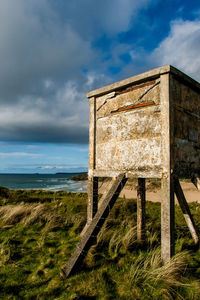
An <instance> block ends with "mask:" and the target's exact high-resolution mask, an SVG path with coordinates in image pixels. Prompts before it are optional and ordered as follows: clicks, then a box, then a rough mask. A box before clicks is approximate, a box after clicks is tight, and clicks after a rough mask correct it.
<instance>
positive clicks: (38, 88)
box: [0, 0, 200, 173]
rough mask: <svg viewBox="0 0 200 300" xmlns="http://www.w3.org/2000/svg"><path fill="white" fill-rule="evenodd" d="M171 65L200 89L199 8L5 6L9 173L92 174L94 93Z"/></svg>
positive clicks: (1, 156) (30, 1)
mask: <svg viewBox="0 0 200 300" xmlns="http://www.w3.org/2000/svg"><path fill="white" fill-rule="evenodd" d="M168 64H171V65H173V66H175V67H177V68H178V69H180V70H181V71H183V72H185V73H186V74H188V75H190V76H191V77H193V78H194V79H196V80H197V81H200V2H199V0H196V1H195V0H190V1H188V0H166V1H163V0H162V1H161V0H140V1H135V0H101V1H99V0H56V1H55V0H1V1H0V173H55V172H82V171H87V166H88V125H89V101H88V100H87V98H86V93H87V92H89V91H91V90H93V89H96V88H99V87H102V86H104V85H107V84H110V83H113V82H115V81H118V80H121V79H124V78H127V77H130V76H133V75H136V74H139V73H141V72H145V71H148V70H150V69H153V68H156V67H160V66H163V65H168Z"/></svg>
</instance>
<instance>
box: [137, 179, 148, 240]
mask: <svg viewBox="0 0 200 300" xmlns="http://www.w3.org/2000/svg"><path fill="white" fill-rule="evenodd" d="M145 202H146V193H145V178H138V188H137V240H138V241H139V242H140V241H142V240H143V239H144V236H145Z"/></svg>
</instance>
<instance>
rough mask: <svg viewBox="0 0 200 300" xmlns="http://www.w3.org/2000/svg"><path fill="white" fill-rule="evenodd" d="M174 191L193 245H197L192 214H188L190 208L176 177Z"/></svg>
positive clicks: (197, 238) (197, 237)
mask: <svg viewBox="0 0 200 300" xmlns="http://www.w3.org/2000/svg"><path fill="white" fill-rule="evenodd" d="M174 191H175V194H176V197H177V199H178V202H179V204H180V207H181V209H182V212H183V215H184V218H185V221H186V223H187V226H188V228H189V230H190V233H191V235H192V238H193V240H194V242H195V244H198V243H199V236H198V232H197V229H196V226H195V223H194V220H193V217H192V214H191V212H190V208H189V206H188V204H187V201H186V199H185V196H184V193H183V190H182V187H181V185H180V182H179V180H178V178H177V177H174Z"/></svg>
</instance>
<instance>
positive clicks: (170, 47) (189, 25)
mask: <svg viewBox="0 0 200 300" xmlns="http://www.w3.org/2000/svg"><path fill="white" fill-rule="evenodd" d="M151 61H152V62H156V63H157V64H158V65H165V64H171V65H173V66H175V67H177V68H179V69H181V70H182V71H184V72H185V73H186V74H188V75H190V76H192V77H193V78H194V79H196V80H200V72H199V70H200V21H199V20H195V21H183V20H176V21H173V22H172V23H171V30H170V33H169V35H168V37H167V38H165V39H164V40H163V41H162V42H161V43H160V45H159V46H158V48H157V49H155V50H154V52H153V54H152V56H151Z"/></svg>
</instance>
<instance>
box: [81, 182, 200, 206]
mask: <svg viewBox="0 0 200 300" xmlns="http://www.w3.org/2000/svg"><path fill="white" fill-rule="evenodd" d="M86 183H87V182H86ZM180 183H181V187H182V189H183V192H184V195H185V198H186V200H187V202H188V203H190V202H197V203H200V191H199V190H197V188H196V187H195V186H194V184H193V183H192V182H185V181H181V182H180ZM107 187H108V182H103V183H102V182H100V183H99V193H100V194H103V193H104V191H105V190H106V188H107ZM120 197H126V198H127V199H131V198H136V197H137V186H136V184H135V183H133V184H131V183H127V184H126V185H125V187H124V188H123V190H122V192H121V193H120ZM146 200H147V201H152V202H161V188H154V189H153V190H152V189H150V188H149V185H148V183H147V189H146ZM175 203H176V204H177V203H178V202H177V199H176V197H175Z"/></svg>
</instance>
